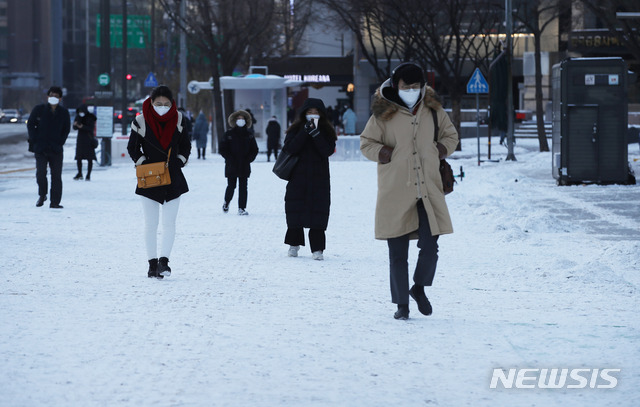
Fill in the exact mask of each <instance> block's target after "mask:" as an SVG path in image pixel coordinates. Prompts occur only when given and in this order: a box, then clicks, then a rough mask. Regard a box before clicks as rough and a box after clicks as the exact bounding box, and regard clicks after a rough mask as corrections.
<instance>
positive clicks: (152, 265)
mask: <svg viewBox="0 0 640 407" xmlns="http://www.w3.org/2000/svg"><path fill="white" fill-rule="evenodd" d="M147 277H149V278H152V277H155V278H158V279H162V278H163V277H162V276H161V275H159V274H158V259H151V260H149V272H148V273H147Z"/></svg>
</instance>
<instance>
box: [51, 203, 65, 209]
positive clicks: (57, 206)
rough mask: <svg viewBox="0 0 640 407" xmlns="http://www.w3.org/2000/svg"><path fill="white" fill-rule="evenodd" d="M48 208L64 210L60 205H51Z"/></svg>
mask: <svg viewBox="0 0 640 407" xmlns="http://www.w3.org/2000/svg"><path fill="white" fill-rule="evenodd" d="M49 208H53V209H62V208H64V206H62V205H60V204H51V205H49Z"/></svg>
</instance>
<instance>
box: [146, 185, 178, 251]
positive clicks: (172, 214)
mask: <svg viewBox="0 0 640 407" xmlns="http://www.w3.org/2000/svg"><path fill="white" fill-rule="evenodd" d="M161 206H162V241H161V246H160V256H158V255H157V250H158V221H159V218H160V207H161ZM179 207H180V198H179V197H178V198H176V199H172V200H171V201H169V202H165V203H164V204H159V203H158V202H156V201H154V200H152V199H149V198H146V197H144V196H143V197H142V211H143V212H144V241H145V245H146V247H147V257H148V258H149V260H151V259H157V258H159V257H166V258H169V255H170V254H171V249H172V248H173V241H174V240H175V237H176V217H177V216H178V208H179Z"/></svg>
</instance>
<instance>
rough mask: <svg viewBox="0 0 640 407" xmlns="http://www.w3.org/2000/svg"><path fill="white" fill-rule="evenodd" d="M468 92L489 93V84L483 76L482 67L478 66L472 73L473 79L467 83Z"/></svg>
mask: <svg viewBox="0 0 640 407" xmlns="http://www.w3.org/2000/svg"><path fill="white" fill-rule="evenodd" d="M467 93H489V84H488V83H487V80H486V79H485V78H484V76H482V72H480V68H476V70H475V71H473V75H471V79H469V82H468V83H467Z"/></svg>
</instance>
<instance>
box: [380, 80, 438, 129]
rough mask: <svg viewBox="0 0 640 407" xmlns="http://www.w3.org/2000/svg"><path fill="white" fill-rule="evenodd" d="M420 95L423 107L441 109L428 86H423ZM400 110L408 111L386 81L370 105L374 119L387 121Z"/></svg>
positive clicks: (435, 96) (433, 92)
mask: <svg viewBox="0 0 640 407" xmlns="http://www.w3.org/2000/svg"><path fill="white" fill-rule="evenodd" d="M420 94H421V96H422V97H421V100H422V103H423V106H426V107H428V108H431V109H434V110H437V109H439V108H440V107H442V103H441V102H440V97H439V96H438V94H437V93H436V91H435V90H433V88H431V87H430V86H427V85H424V87H423V88H422V89H421V90H420ZM400 109H405V110H408V108H407V107H406V106H404V105H401V104H400V98H399V97H398V92H397V91H396V90H395V89H394V88H393V87H392V86H391V79H387V80H386V81H384V83H383V84H382V85H380V87H379V88H378V89H376V93H375V95H374V97H373V102H372V103H371V111H372V112H373V115H374V116H375V118H376V119H378V120H382V121H387V120H390V119H391V118H392V117H393V115H394V114H395V113H396V112H397V111H398V110H400Z"/></svg>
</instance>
